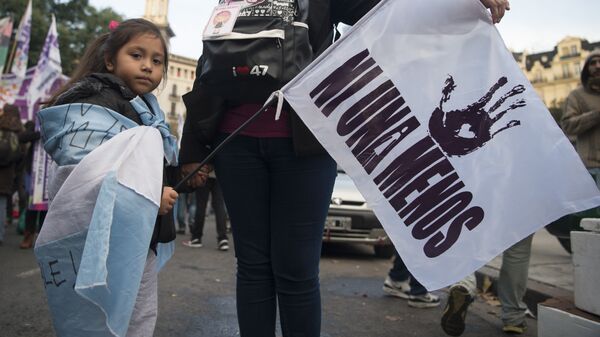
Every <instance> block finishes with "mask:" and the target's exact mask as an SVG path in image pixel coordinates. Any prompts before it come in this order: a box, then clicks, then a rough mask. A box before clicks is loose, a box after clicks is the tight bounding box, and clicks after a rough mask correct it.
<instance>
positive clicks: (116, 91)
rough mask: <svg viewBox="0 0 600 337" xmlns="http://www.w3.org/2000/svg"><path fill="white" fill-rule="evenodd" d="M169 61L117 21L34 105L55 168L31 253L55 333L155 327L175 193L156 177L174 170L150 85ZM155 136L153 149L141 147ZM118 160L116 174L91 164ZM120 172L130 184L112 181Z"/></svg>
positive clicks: (135, 29) (148, 31) (136, 25)
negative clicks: (42, 103)
mask: <svg viewBox="0 0 600 337" xmlns="http://www.w3.org/2000/svg"><path fill="white" fill-rule="evenodd" d="M111 26H115V25H113V24H112V23H111ZM167 64H168V51H167V46H166V43H165V41H164V39H163V37H162V35H161V33H160V31H159V29H158V28H157V27H156V26H155V25H154V24H152V23H151V22H149V21H146V20H143V19H132V20H127V21H125V22H122V23H120V24H118V26H116V27H113V29H112V30H111V32H110V33H107V34H104V35H102V36H100V37H99V38H97V39H96V40H95V41H93V42H92V43H91V45H90V46H89V47H88V49H87V51H86V52H85V54H84V56H83V57H82V58H81V60H80V64H79V66H78V68H77V70H76V71H75V74H74V75H73V77H72V79H71V80H70V81H69V82H68V83H67V85H66V86H65V87H64V88H62V90H60V91H59V92H58V93H57V94H56V95H55V96H54V97H53V98H52V99H51V100H50V103H49V107H48V108H46V109H43V110H42V111H40V112H39V114H38V118H39V120H40V124H41V129H42V137H43V141H44V149H45V150H46V152H48V154H49V155H50V156H51V157H52V159H53V161H54V162H56V165H57V166H56V168H55V170H54V174H53V175H52V177H51V179H50V182H49V187H48V191H49V196H50V199H51V202H50V209H49V213H48V216H47V217H46V220H45V223H44V226H43V228H42V231H41V233H40V235H39V237H38V240H37V242H36V256H37V258H38V263H39V265H40V268H41V271H42V278H43V280H44V285H45V288H46V293H47V296H48V302H49V305H50V309H51V312H52V316H53V320H54V327H55V330H56V332H57V335H59V336H127V337H131V336H152V334H153V331H154V326H155V322H156V316H157V269H159V268H160V267H159V265H160V261H157V251H160V248H161V247H162V246H161V245H160V244H161V243H168V242H171V241H173V240H174V238H175V228H174V224H173V215H172V214H171V210H172V208H173V205H174V203H175V200H176V198H177V193H176V192H175V190H174V189H173V188H171V187H168V186H166V185H167V184H169V183H172V181H169V180H170V179H169V178H170V176H173V175H172V174H170V173H171V172H170V171H171V170H170V169H169V168H167V169H165V170H162V167H161V166H162V165H161V163H163V162H164V163H166V164H167V165H169V166H175V165H177V160H176V157H177V149H176V145H175V144H176V142H175V139H174V137H173V136H172V135H171V134H170V133H169V130H168V126H167V125H166V124H165V122H164V114H163V112H162V111H161V110H160V108H159V107H158V104H157V100H156V98H155V97H154V96H153V95H152V94H151V92H152V91H153V90H154V89H155V88H156V87H157V86H158V85H159V83H160V82H161V80H162V78H163V76H164V74H165V73H166V69H167ZM140 125H141V126H142V127H141V128H136V129H134V128H135V127H136V126H140ZM148 127H152V128H156V129H157V130H158V131H159V132H160V136H158V134H159V133H158V132H156V130H155V129H152V128H148ZM144 128H145V129H144ZM129 129H132V130H129ZM140 130H142V131H140ZM144 130H145V131H144ZM148 130H150V131H148ZM147 135H150V136H147ZM113 137H114V138H113ZM128 137H129V138H128ZM152 137H154V138H152ZM161 138H162V149H161V148H159V149H157V148H156V146H154V147H152V148H149V146H150V145H152V144H154V145H158V146H159V147H160V145H161V144H160V142H161ZM109 139H110V140H109ZM140 139H141V141H140ZM152 140H158V141H157V142H151V141H152ZM136 141H137V143H136ZM149 141H150V142H149ZM109 143H110V144H109ZM115 147H116V151H115V150H114V149H115ZM107 149H113V150H111V151H112V152H111V151H109V150H107ZM163 150H164V159H162V153H163V152H162V151H163ZM127 151H129V152H127ZM157 151H159V152H157ZM156 153H159V154H160V155H159V156H158V157H159V158H158V160H156V158H157V156H156V155H154V154H156ZM110 158H116V159H114V160H112V159H110ZM132 158H133V160H132ZM140 158H141V159H140ZM146 158H151V159H148V160H149V161H144V160H146ZM106 161H108V163H106ZM121 162H122V163H124V164H123V165H122V166H123V167H124V168H123V169H121V168H118V169H116V173H115V174H113V173H111V171H110V170H107V173H106V174H105V175H102V176H100V178H98V179H96V178H97V177H96V176H94V175H93V174H94V173H91V172H93V171H95V170H100V169H101V167H103V165H104V166H107V167H117V166H116V165H120V164H119V163H121ZM147 162H151V163H156V164H157V165H145V164H144V163H147ZM115 163H116V164H115ZM157 166H158V167H157ZM119 167H120V166H119ZM127 170H128V172H131V171H133V172H134V175H133V177H131V178H127V179H128V181H129V182H131V181H133V183H132V185H131V184H130V185H128V182H125V183H123V182H122V181H121V180H123V179H125V178H123V176H122V171H127ZM161 171H163V176H162V181H163V184H162V186H164V187H162V196H161V193H160V180H161V176H160V175H161V173H160V172H161ZM156 172H158V173H156ZM103 174H104V173H103ZM156 176H158V179H156ZM96 183H97V186H96V185H94V184H96ZM145 185H152V186H155V187H157V188H158V189H159V190H158V193H154V194H153V193H152V191H156V189H154V190H152V189H151V188H147V189H146V188H145ZM123 186H125V187H123ZM130 186H134V187H130ZM126 187H128V188H126ZM146 190H147V191H150V192H148V193H145V192H144V191H146ZM140 195H141V196H142V197H141V198H140ZM153 196H154V197H155V198H154V199H153V198H152V197H153ZM149 200H154V201H155V202H154V203H152V202H150V201H149ZM158 201H160V206H158ZM107 210H108V211H107ZM157 211H158V215H159V216H158V217H157V215H156V213H157ZM159 257H160V254H159ZM98 279H99V280H100V281H98ZM63 285H64V286H63ZM61 286H62V287H61Z"/></svg>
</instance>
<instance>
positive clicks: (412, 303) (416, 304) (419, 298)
mask: <svg viewBox="0 0 600 337" xmlns="http://www.w3.org/2000/svg"><path fill="white" fill-rule="evenodd" d="M439 305H440V297H439V296H437V295H434V294H432V293H425V294H422V295H410V297H409V298H408V306H409V307H413V308H421V309H424V308H435V307H437V306H439Z"/></svg>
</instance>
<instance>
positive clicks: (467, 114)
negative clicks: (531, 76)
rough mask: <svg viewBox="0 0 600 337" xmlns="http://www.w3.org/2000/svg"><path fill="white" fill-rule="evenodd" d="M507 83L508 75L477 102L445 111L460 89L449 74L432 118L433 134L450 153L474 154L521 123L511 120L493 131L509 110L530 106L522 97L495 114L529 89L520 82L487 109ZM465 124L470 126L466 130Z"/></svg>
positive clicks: (430, 124) (430, 129) (459, 154)
mask: <svg viewBox="0 0 600 337" xmlns="http://www.w3.org/2000/svg"><path fill="white" fill-rule="evenodd" d="M507 82H508V81H507V79H506V77H501V78H500V79H499V80H498V82H496V83H495V84H494V85H493V86H492V87H491V88H490V90H489V91H488V92H487V93H486V94H485V95H484V96H483V97H481V99H480V100H478V101H477V102H475V103H473V104H471V105H469V106H467V107H466V108H465V109H462V110H452V111H448V112H445V111H444V109H443V107H442V105H443V104H444V103H445V102H448V100H450V93H452V91H454V89H455V88H456V85H455V84H454V78H452V76H448V78H447V79H446V86H445V87H444V89H443V90H442V98H441V99H440V105H439V106H438V107H437V108H436V109H435V110H434V111H433V113H432V114H431V118H430V119H429V133H430V134H431V137H432V138H433V139H435V141H436V142H437V143H438V144H439V145H440V147H441V148H442V150H443V151H444V152H445V153H446V154H447V155H449V156H462V155H465V154H467V153H471V152H473V151H475V150H477V149H478V148H480V147H482V146H483V145H485V143H487V142H488V141H489V140H490V139H492V138H494V136H496V135H497V134H498V133H499V132H502V131H504V130H506V129H509V128H512V127H514V126H518V125H521V122H520V121H518V120H511V121H510V122H508V123H507V124H506V125H505V126H503V127H502V128H500V129H498V130H497V131H496V132H494V133H491V128H492V126H493V125H494V124H495V123H496V122H498V121H499V120H500V119H501V118H502V117H503V116H504V115H505V114H506V113H507V112H508V111H510V110H514V109H517V108H520V107H523V106H525V105H526V103H525V100H524V99H518V100H517V101H515V102H513V103H512V104H511V105H510V106H509V107H508V108H506V109H504V110H502V111H500V112H499V113H497V114H495V115H494V116H492V114H493V113H494V112H495V111H496V110H497V109H498V108H499V107H500V106H501V105H502V104H503V103H504V102H505V101H506V100H507V99H508V98H510V97H512V96H515V95H518V94H520V93H522V92H524V91H525V87H524V86H523V85H520V84H519V85H516V86H515V87H513V88H512V89H511V90H510V91H509V92H507V93H506V94H504V95H503V96H502V97H500V98H499V99H498V101H497V102H496V103H494V105H492V107H490V108H489V110H488V111H486V110H485V106H486V105H487V104H488V103H489V102H490V100H491V99H492V96H493V95H494V93H495V92H496V91H497V90H498V89H500V88H501V87H502V86H504V85H505V84H506V83H507ZM465 127H468V128H467V129H464V128H465ZM461 132H462V133H464V132H470V133H471V134H472V136H470V137H465V136H464V135H461Z"/></svg>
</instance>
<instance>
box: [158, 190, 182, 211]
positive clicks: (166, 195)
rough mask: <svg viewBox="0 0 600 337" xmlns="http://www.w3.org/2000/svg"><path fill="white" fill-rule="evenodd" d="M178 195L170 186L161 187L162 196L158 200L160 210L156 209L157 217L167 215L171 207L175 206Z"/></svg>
mask: <svg viewBox="0 0 600 337" xmlns="http://www.w3.org/2000/svg"><path fill="white" fill-rule="evenodd" d="M178 196H179V194H177V192H176V191H175V190H174V189H173V188H172V187H170V186H165V187H163V194H162V198H161V200H160V208H159V209H158V214H159V215H166V214H167V213H169V212H170V211H171V210H172V209H173V206H174V205H175V201H176V200H177V197H178Z"/></svg>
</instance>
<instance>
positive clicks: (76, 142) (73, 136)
mask: <svg viewBox="0 0 600 337" xmlns="http://www.w3.org/2000/svg"><path fill="white" fill-rule="evenodd" d="M144 99H145V101H144ZM144 99H142V98H141V97H139V96H138V97H135V98H134V99H132V100H131V101H130V103H131V105H132V106H133V108H134V109H135V111H136V112H137V113H138V114H139V116H140V119H141V120H142V123H143V125H146V126H151V127H154V128H156V129H157V130H158V131H160V134H161V135H162V138H163V148H164V151H165V159H166V161H167V163H168V164H169V165H170V166H177V140H176V139H175V137H174V136H173V135H171V132H170V131H169V126H168V125H167V123H166V122H165V115H164V113H163V112H162V110H161V109H160V107H159V105H158V101H157V99H156V97H155V96H154V95H152V94H145V95H144ZM146 102H148V104H149V105H150V107H149V106H148V105H147V104H146ZM153 112H156V113H153ZM38 118H39V120H40V124H41V126H42V128H41V134H42V139H43V141H44V149H45V150H46V152H47V153H48V154H49V155H50V156H51V157H52V159H53V160H54V161H55V162H56V163H57V164H58V165H59V166H62V165H73V164H77V163H79V161H81V159H82V158H83V157H85V156H86V155H87V154H88V153H90V152H91V151H93V150H94V149H95V148H96V147H98V146H99V145H100V144H102V143H104V142H105V141H107V140H109V139H110V138H112V137H113V136H114V135H116V134H117V133H119V132H121V131H123V130H126V129H130V128H133V127H136V126H137V124H136V123H135V122H134V121H132V120H131V119H129V118H127V117H125V116H123V115H121V114H120V113H118V112H116V111H114V110H111V109H108V108H106V107H103V106H99V105H94V104H88V103H72V104H62V105H57V106H53V107H50V108H46V109H43V110H41V111H40V112H39V113H38Z"/></svg>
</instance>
